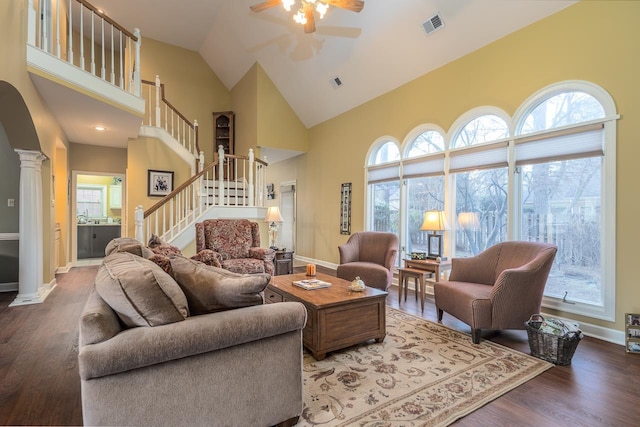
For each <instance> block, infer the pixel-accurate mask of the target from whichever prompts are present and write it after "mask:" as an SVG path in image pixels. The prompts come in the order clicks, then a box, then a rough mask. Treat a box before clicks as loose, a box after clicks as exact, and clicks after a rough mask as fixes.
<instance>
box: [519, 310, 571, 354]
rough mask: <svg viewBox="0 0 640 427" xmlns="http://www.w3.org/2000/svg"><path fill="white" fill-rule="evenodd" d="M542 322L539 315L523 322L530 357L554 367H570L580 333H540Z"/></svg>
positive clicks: (542, 318)
mask: <svg viewBox="0 0 640 427" xmlns="http://www.w3.org/2000/svg"><path fill="white" fill-rule="evenodd" d="M542 322H544V317H542V316H541V315H539V314H534V315H532V316H531V318H530V319H529V321H528V322H525V327H526V329H527V335H528V336H529V347H530V348H531V355H532V356H535V357H537V358H539V359H542V360H546V361H547V362H551V363H554V364H556V365H570V364H571V358H572V357H573V354H574V353H575V352H576V348H577V347H578V344H579V343H580V340H581V339H582V336H583V335H582V331H580V330H579V329H578V330H569V328H566V332H565V333H564V335H555V334H551V333H547V332H543V331H540V330H539V328H540V326H541V325H542ZM560 323H562V322H560Z"/></svg>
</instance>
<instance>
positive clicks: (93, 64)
mask: <svg viewBox="0 0 640 427" xmlns="http://www.w3.org/2000/svg"><path fill="white" fill-rule="evenodd" d="M94 18H95V13H94V12H93V10H92V11H91V74H92V75H94V76H95V75H96V49H95V46H96V41H95V40H94V39H93V35H94V34H95V19H94Z"/></svg>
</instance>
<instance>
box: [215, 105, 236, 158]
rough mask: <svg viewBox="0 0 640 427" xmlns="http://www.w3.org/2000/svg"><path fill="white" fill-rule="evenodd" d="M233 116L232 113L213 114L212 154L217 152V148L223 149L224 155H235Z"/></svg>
mask: <svg viewBox="0 0 640 427" xmlns="http://www.w3.org/2000/svg"><path fill="white" fill-rule="evenodd" d="M234 121H235V114H234V112H233V111H219V112H215V111H214V113H213V144H214V146H213V152H214V153H217V152H218V146H219V145H222V146H223V147H224V153H225V154H235V152H234V142H235V139H234V138H235V135H234V133H235V132H234V130H235V123H234Z"/></svg>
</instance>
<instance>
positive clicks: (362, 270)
mask: <svg viewBox="0 0 640 427" xmlns="http://www.w3.org/2000/svg"><path fill="white" fill-rule="evenodd" d="M338 250H339V251H340V265H339V266H338V270H337V271H336V276H338V277H339V278H341V279H345V280H349V281H351V280H353V279H355V278H356V276H359V277H360V279H362V280H363V281H364V283H365V285H367V286H369V287H372V288H378V289H382V290H383V291H386V290H387V289H388V288H389V286H391V281H392V280H393V266H394V264H395V262H396V255H397V254H398V236H396V235H395V234H393V233H385V232H382V231H359V232H357V233H354V234H352V235H351V237H349V240H347V243H345V244H343V245H340V246H338Z"/></svg>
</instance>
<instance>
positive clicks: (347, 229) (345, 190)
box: [340, 182, 351, 234]
mask: <svg viewBox="0 0 640 427" xmlns="http://www.w3.org/2000/svg"><path fill="white" fill-rule="evenodd" d="M340 234H351V183H350V182H345V183H343V184H342V190H341V197H340Z"/></svg>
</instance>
